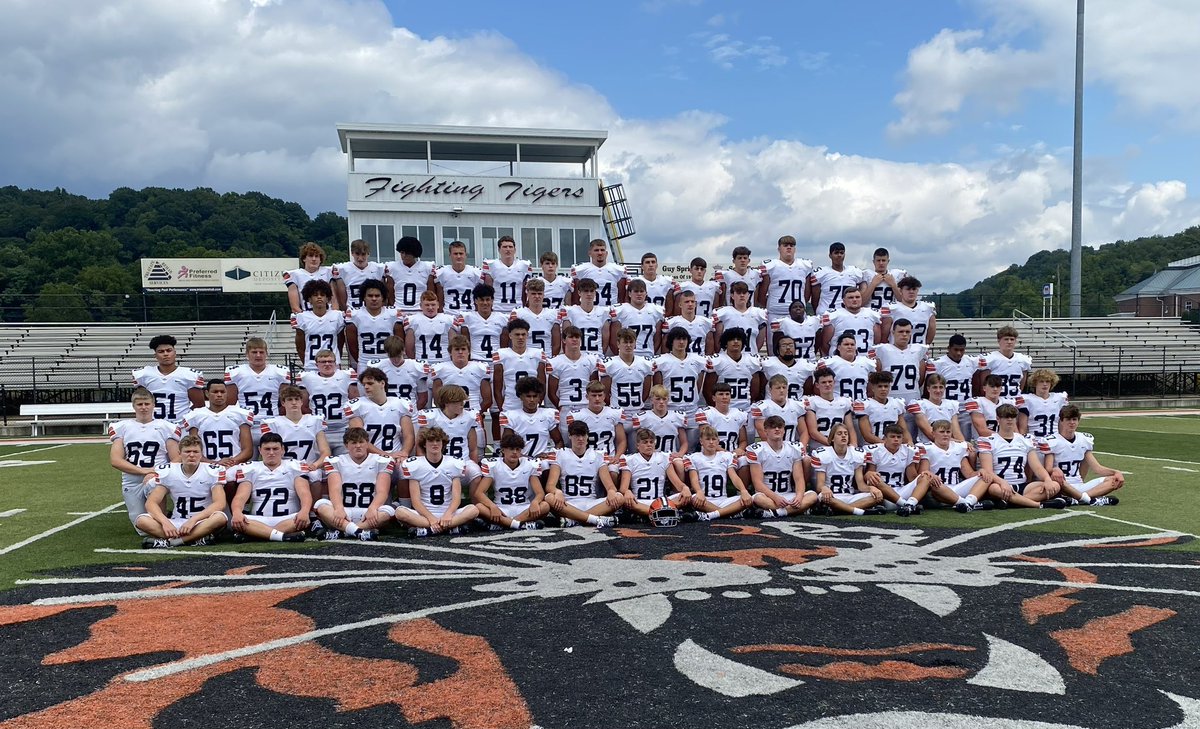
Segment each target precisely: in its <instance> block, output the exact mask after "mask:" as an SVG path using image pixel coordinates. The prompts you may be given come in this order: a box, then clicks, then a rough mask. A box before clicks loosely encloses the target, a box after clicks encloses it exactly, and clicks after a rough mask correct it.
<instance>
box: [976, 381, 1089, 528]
mask: <svg viewBox="0 0 1200 729" xmlns="http://www.w3.org/2000/svg"><path fill="white" fill-rule="evenodd" d="M1017 417H1018V413H1017V408H1016V406H1015V405H1010V404H1008V403H1004V404H1002V405H999V406H998V407H997V408H996V421H997V427H996V432H995V433H993V434H992V435H989V436H985V437H982V438H979V439H978V440H976V442H975V447H976V448H978V449H979V478H980V480H983V481H987V482H988V483H989V484H992V485H995V486H997V487H999V494H998V497H999V502H998V503H1003V504H1007V505H1010V506H1024V507H1026V508H1030V509H1038V508H1042V509H1061V508H1063V507H1064V506H1066V505H1067V502H1066V500H1065V499H1060V498H1057V497H1058V493H1059V491H1060V490H1061V486H1060V485H1059V484H1058V482H1057V481H1054V480H1053V479H1051V478H1050V475H1049V474H1048V473H1046V469H1045V468H1044V467H1043V466H1042V462H1041V459H1039V458H1038V457H1037V453H1038V450H1039V446H1038V445H1037V443H1035V442H1034V440H1033V439H1032V438H1030V437H1028V436H1024V435H1021V434H1020V433H1018V432H1017Z"/></svg>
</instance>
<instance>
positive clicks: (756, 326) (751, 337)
mask: <svg viewBox="0 0 1200 729" xmlns="http://www.w3.org/2000/svg"><path fill="white" fill-rule="evenodd" d="M713 316H714V317H715V318H716V321H717V322H718V323H720V325H721V327H722V329H721V333H722V334H724V333H725V332H727V331H729V330H730V329H740V330H741V331H742V332H743V333H745V335H746V336H745V339H746V343H747V347H746V348H747V349H749V350H757V349H758V333H759V332H760V331H762V330H763V329H764V328H765V327H766V326H767V312H766V311H764V310H763V309H760V308H758V307H756V306H751V307H748V308H747V309H746V310H745V311H738V310H737V309H736V308H734V307H732V306H722V307H721V308H720V309H717V311H716V313H714V314H713Z"/></svg>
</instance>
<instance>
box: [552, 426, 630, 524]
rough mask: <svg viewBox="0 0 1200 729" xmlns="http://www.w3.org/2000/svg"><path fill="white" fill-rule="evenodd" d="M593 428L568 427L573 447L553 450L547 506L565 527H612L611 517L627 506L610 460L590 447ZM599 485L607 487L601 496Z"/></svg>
mask: <svg viewBox="0 0 1200 729" xmlns="http://www.w3.org/2000/svg"><path fill="white" fill-rule="evenodd" d="M590 432H591V429H590V428H588V424H587V423H585V422H583V421H582V420H575V421H573V422H572V423H571V424H570V425H569V426H567V437H568V438H569V439H570V442H571V447H570V448H559V449H558V450H553V451H550V453H549V454H548V456H547V460H548V461H549V462H550V469H549V472H548V473H547V476H546V504H547V505H548V506H549V507H550V511H552V512H554V513H555V514H557V515H558V516H560V517H562V520H563V526H565V527H571V526H577V525H579V524H583V523H586V524H591V525H593V526H597V527H611V526H615V525H616V523H617V520H616V517H613V516H609V514H612V513H613V512H614V511H616V510H617V509H619V508H621V506H622V505H624V503H625V498H624V497H623V496H621V491H620V490H619V489H618V488H617V487H616V484H614V483H613V480H612V473H611V472H610V471H609V470H608V460H607V458H605V455H604V452H603V451H601V450H599V449H598V448H589V447H588V435H589V433H590ZM597 482H599V484H600V485H601V486H603V487H604V495H603V496H598V495H597V490H596V485H597Z"/></svg>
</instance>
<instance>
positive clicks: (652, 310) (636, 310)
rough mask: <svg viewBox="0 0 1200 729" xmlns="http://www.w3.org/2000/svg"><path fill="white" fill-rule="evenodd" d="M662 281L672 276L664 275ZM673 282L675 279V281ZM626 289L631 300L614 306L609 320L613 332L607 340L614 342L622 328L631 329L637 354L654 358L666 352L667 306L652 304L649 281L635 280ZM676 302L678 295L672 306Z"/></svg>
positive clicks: (608, 335)
mask: <svg viewBox="0 0 1200 729" xmlns="http://www.w3.org/2000/svg"><path fill="white" fill-rule="evenodd" d="M658 280H659V281H663V280H669V279H662V278H660V279H658ZM672 283H674V282H673V281H672ZM625 291H626V293H627V295H628V296H629V301H627V302H625V303H624V304H619V305H618V306H617V307H616V308H615V309H613V313H612V321H611V322H610V323H609V328H610V329H611V330H612V331H610V332H607V336H606V337H605V340H604V341H605V342H606V343H611V342H612V341H613V337H614V336H616V333H617V332H618V331H620V330H622V329H629V330H631V331H633V333H634V334H635V335H636V336H637V343H636V345H635V346H634V349H633V351H634V353H635V354H638V355H641V356H642V357H653V356H654V355H655V354H657V353H658V352H660V351H662V324H663V322H665V321H666V317H665V316H664V311H663V307H662V306H660V305H658V304H655V303H651V302H650V301H649V300H648V299H647V293H648V290H647V284H646V281H645V280H643V279H640V278H635V279H633V280H632V281H630V282H629V286H627V287H626V288H625ZM673 302H674V298H673V297H672V306H673V305H674V303H673ZM606 351H607V350H606Z"/></svg>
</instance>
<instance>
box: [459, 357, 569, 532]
mask: <svg viewBox="0 0 1200 729" xmlns="http://www.w3.org/2000/svg"><path fill="white" fill-rule="evenodd" d="M534 382H537V381H536V380H534ZM538 384H539V385H540V384H541V383H538ZM554 425H556V424H554V423H551V424H550V426H548V427H553V426H554ZM552 432H554V433H555V434H557V433H558V430H557V428H555V429H554V430H553V431H552ZM524 451H525V439H524V438H522V437H521V436H520V435H517V434H516V433H514V432H508V433H505V435H504V437H503V438H501V439H500V454H501V457H500V458H485V459H483V463H481V464H480V469H481V470H482V471H483V478H481V479H479V481H478V482H477V483H476V484H475V486H474V488H473V489H472V490H471V499H472V500H473V501H474V502H475V506H476V508H477V509H479V515H480V516H481V517H483V518H484V519H485V520H487V521H489V522H491V525H490V527H489V528H491V529H492V530H493V531H499V530H501V529H505V528H507V529H541V528H542V527H543V526H545V525H544V524H543V523H542V522H541V521H540V520H541V518H542V517H543V516H545V515H547V514H549V513H550V507H549V506H547V505H546V499H545V495H544V492H543V491H542V481H541V479H540V478H538V476H539V474H540V472H541V465H540V463H539V462H538V461H537V460H535V459H533V458H525V457H524V456H523V455H522V454H523V453H524ZM489 490H490V491H492V495H491V496H488V491H489Z"/></svg>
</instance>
